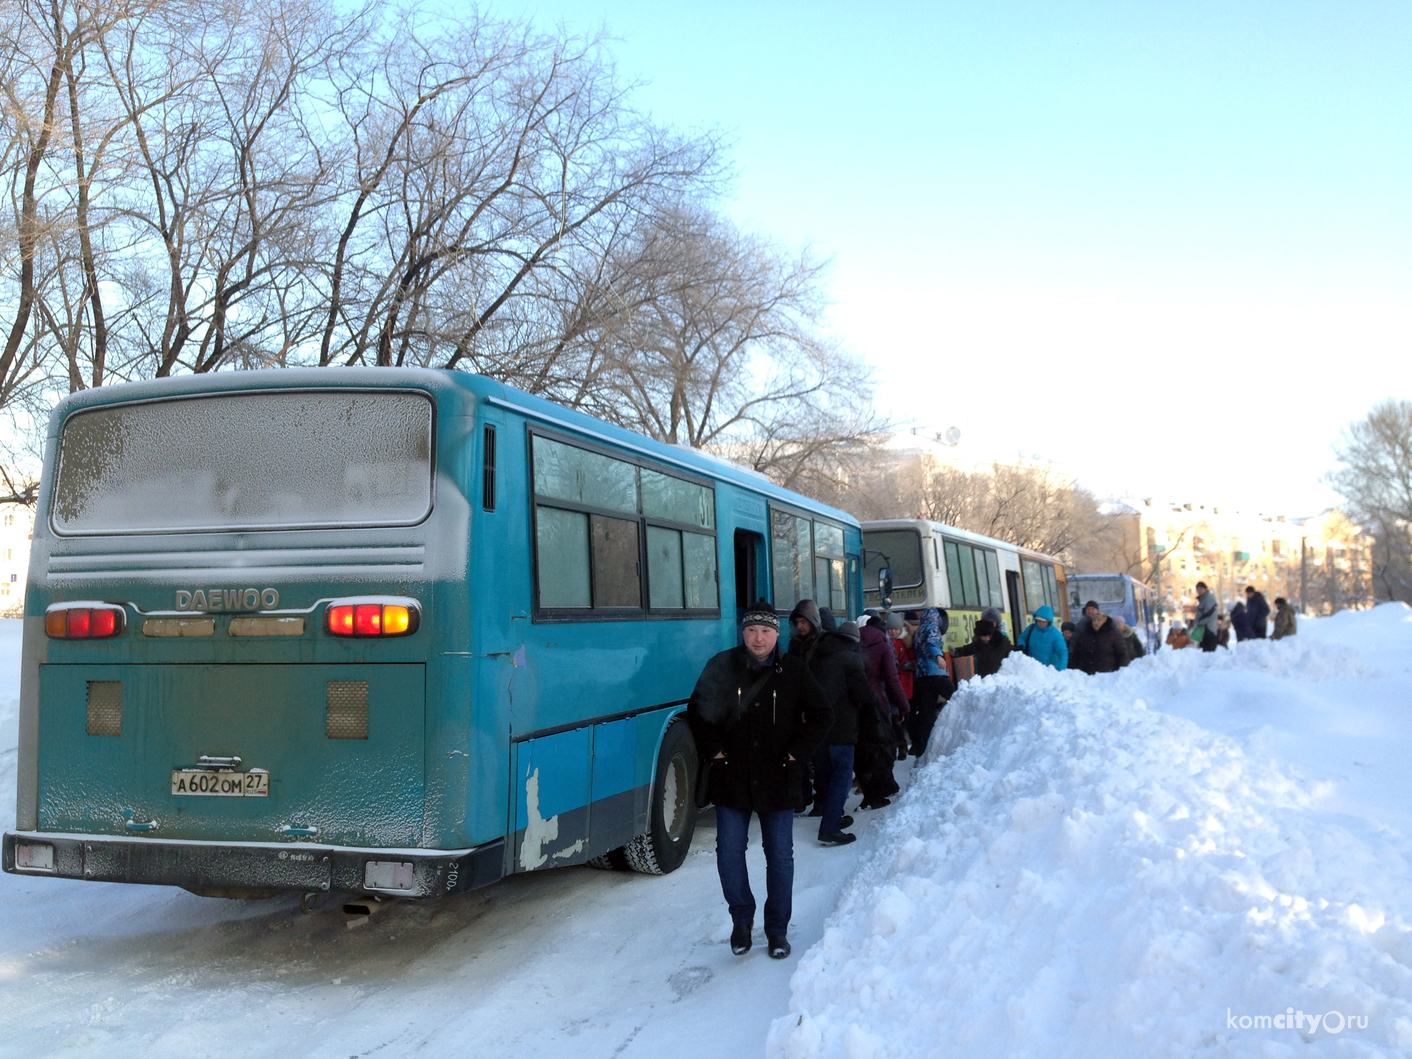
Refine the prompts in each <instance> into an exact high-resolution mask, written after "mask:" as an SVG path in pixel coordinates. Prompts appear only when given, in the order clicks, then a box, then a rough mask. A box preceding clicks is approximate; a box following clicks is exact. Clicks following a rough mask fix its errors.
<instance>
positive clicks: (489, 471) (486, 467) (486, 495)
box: [480, 426, 495, 511]
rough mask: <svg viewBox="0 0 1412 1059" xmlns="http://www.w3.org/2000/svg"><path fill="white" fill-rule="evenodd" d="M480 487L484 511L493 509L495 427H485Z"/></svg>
mask: <svg viewBox="0 0 1412 1059" xmlns="http://www.w3.org/2000/svg"><path fill="white" fill-rule="evenodd" d="M481 457H482V468H481V489H480V505H481V509H482V510H484V511H494V510H495V428H494V427H491V426H488V427H486V428H485V441H484V442H483V443H482V445H481Z"/></svg>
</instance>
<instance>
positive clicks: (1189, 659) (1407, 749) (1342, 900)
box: [767, 605, 1412, 1059]
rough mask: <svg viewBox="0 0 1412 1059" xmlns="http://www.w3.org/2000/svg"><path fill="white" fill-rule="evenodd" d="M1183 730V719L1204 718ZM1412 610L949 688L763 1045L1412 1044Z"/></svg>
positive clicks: (1144, 1049) (841, 1051)
mask: <svg viewBox="0 0 1412 1059" xmlns="http://www.w3.org/2000/svg"><path fill="white" fill-rule="evenodd" d="M1198 722H1199V723H1198ZM1409 764H1412V611H1409V610H1408V609H1407V608H1405V607H1403V606H1401V605H1387V606H1383V607H1379V608H1376V609H1375V610H1373V611H1371V612H1365V613H1361V614H1351V613H1348V614H1343V615H1339V616H1337V617H1335V618H1332V619H1328V620H1325V621H1319V622H1313V621H1309V622H1305V623H1304V624H1303V628H1302V629H1301V632H1300V634H1299V635H1297V636H1295V637H1293V638H1291V639H1286V640H1284V641H1281V642H1278V643H1275V642H1255V643H1246V644H1241V645H1239V647H1238V649H1237V650H1236V651H1234V652H1232V651H1220V652H1217V653H1215V654H1202V653H1201V652H1199V651H1196V650H1184V651H1175V652H1174V651H1166V650H1164V651H1161V652H1158V653H1157V654H1156V655H1153V656H1149V657H1147V658H1144V659H1139V660H1137V661H1136V662H1134V663H1133V664H1132V665H1131V666H1129V667H1128V668H1127V669H1125V670H1122V671H1120V672H1118V673H1114V674H1106V675H1100V676H1098V677H1089V676H1085V675H1084V674H1082V673H1075V672H1065V673H1059V672H1055V671H1054V670H1051V669H1046V668H1044V667H1041V666H1039V665H1038V664H1036V663H1035V662H1033V661H1031V660H1030V659H1028V658H1023V657H1017V658H1011V659H1008V660H1007V661H1006V663H1005V665H1004V667H1003V668H1002V670H1001V672H1000V673H999V674H997V675H996V676H994V677H990V678H987V679H984V680H978V681H971V682H969V683H968V684H966V685H965V686H964V687H963V688H962V690H961V691H960V692H959V693H958V694H957V695H956V696H955V697H953V698H952V700H951V702H950V704H949V705H948V707H947V709H946V710H945V712H944V714H943V720H942V721H941V722H940V723H939V725H938V728H937V732H936V734H935V735H934V736H933V739H932V744H931V747H930V751H929V754H928V757H927V758H926V762H925V766H924V767H923V768H922V769H921V770H920V771H919V772H918V774H917V775H916V777H915V779H914V782H913V783H912V785H911V787H910V789H909V790H908V792H907V793H906V796H905V797H904V798H903V799H902V800H901V802H900V804H899V805H898V806H897V808H896V809H895V810H894V811H893V812H892V813H891V815H890V817H889V819H888V820H887V821H886V823H885V824H884V825H882V828H881V834H880V835H879V837H878V844H877V848H876V850H875V852H874V853H873V854H872V855H871V856H870V858H869V859H868V860H867V861H866V862H865V863H864V864H862V865H861V866H860V869H859V871H858V873H857V874H856V876H855V877H854V878H853V879H852V880H851V881H850V883H849V884H848V886H847V887H846V888H845V890H844V893H843V896H842V899H841V901H840V904H839V907H838V909H837V911H836V912H835V913H834V915H833V916H832V918H831V919H830V920H829V922H828V924H827V926H826V927H825V930H824V936H823V940H822V941H821V942H820V944H818V945H816V946H815V947H814V948H813V949H811V950H810V952H809V953H807V954H806V955H805V957H804V958H803V959H802V960H801V962H800V965H799V968H798V970H797V971H796V972H795V975H794V979H793V983H792V985H793V998H792V1001H791V1004H790V1013H789V1014H788V1015H785V1016H782V1017H781V1018H779V1019H777V1020H775V1022H774V1023H773V1025H772V1027H771V1031H770V1035H769V1038H768V1043H767V1054H768V1055H769V1056H771V1057H778V1056H784V1057H788V1059H813V1057H830V1059H832V1057H847V1059H872V1057H881V1056H952V1055H954V1056H966V1057H983V1056H1007V1057H1012V1059H1013V1057H1024V1056H1034V1057H1036V1059H1038V1057H1050V1056H1075V1057H1085V1059H1088V1057H1099V1056H1112V1057H1115V1059H1119V1057H1131V1056H1137V1055H1142V1056H1173V1057H1177V1056H1182V1057H1186V1056H1208V1055H1209V1056H1216V1055H1231V1056H1237V1055H1238V1056H1249V1055H1259V1056H1271V1057H1274V1056H1299V1055H1339V1056H1361V1055H1403V1054H1409V1053H1412V843H1409V841H1408V838H1407V835H1408V834H1409V831H1408V821H1409V816H1408V813H1409V806H1412V781H1409V767H1408V766H1409Z"/></svg>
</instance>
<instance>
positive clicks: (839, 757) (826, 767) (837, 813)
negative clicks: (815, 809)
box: [814, 743, 853, 835]
mask: <svg viewBox="0 0 1412 1059" xmlns="http://www.w3.org/2000/svg"><path fill="white" fill-rule="evenodd" d="M814 783H815V785H816V786H817V788H818V794H817V795H815V797H817V798H818V799H819V807H820V808H821V809H822V810H823V814H824V815H823V818H822V819H820V820H819V834H821V835H832V834H835V833H837V831H838V822H839V821H840V820H841V819H843V803H844V802H846V801H848V792H849V791H850V790H851V789H852V788H853V744H852V743H847V744H835V743H826V744H824V745H823V746H821V747H819V749H818V750H817V751H815V753H814Z"/></svg>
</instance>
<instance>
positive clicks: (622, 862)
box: [584, 846, 632, 871]
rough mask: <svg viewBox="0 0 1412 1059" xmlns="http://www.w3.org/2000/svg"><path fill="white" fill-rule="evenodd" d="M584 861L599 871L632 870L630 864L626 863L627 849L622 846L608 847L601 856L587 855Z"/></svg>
mask: <svg viewBox="0 0 1412 1059" xmlns="http://www.w3.org/2000/svg"><path fill="white" fill-rule="evenodd" d="M584 863H585V864H587V865H588V866H589V867H590V868H598V869H599V870H600V871H632V865H631V864H629V863H628V855H627V851H626V849H625V848H624V847H623V846H619V847H618V848H617V849H610V850H609V851H608V852H607V853H604V854H603V855H602V856H601V857H589V858H588V860H586V861H584Z"/></svg>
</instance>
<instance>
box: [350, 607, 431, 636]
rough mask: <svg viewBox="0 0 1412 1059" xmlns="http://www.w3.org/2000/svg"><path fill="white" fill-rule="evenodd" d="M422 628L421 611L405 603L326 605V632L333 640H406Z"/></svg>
mask: <svg viewBox="0 0 1412 1059" xmlns="http://www.w3.org/2000/svg"><path fill="white" fill-rule="evenodd" d="M419 624H421V608H420V607H418V606H417V604H416V603H415V602H414V601H412V600H408V601H407V602H406V603H344V602H341V601H339V600H335V601H334V602H332V603H330V604H329V608H328V623H327V625H328V631H329V632H330V633H332V634H333V635H334V636H409V635H411V634H412V633H414V632H416V631H417V626H418V625H419Z"/></svg>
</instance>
